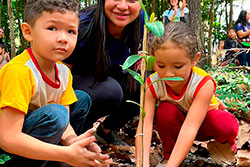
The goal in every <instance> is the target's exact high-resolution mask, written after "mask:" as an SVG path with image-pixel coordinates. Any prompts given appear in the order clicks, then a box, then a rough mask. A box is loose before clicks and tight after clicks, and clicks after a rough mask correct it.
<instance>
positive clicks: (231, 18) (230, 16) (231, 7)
mask: <svg viewBox="0 0 250 167" xmlns="http://www.w3.org/2000/svg"><path fill="white" fill-rule="evenodd" d="M229 4H230V12H229V28H233V0H229Z"/></svg>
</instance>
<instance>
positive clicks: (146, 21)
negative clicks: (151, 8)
mask: <svg viewBox="0 0 250 167" xmlns="http://www.w3.org/2000/svg"><path fill="white" fill-rule="evenodd" d="M139 2H140V4H141V7H142V9H143V10H144V19H145V23H148V14H147V11H146V8H145V6H144V5H143V3H142V1H141V0H139Z"/></svg>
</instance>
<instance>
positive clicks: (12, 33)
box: [7, 0, 16, 58]
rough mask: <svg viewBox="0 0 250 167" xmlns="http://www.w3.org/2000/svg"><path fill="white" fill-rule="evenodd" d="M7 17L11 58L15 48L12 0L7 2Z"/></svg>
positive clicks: (14, 53) (14, 54) (13, 55)
mask: <svg viewBox="0 0 250 167" xmlns="http://www.w3.org/2000/svg"><path fill="white" fill-rule="evenodd" d="M7 5H8V15H9V21H10V23H9V28H10V46H11V52H10V53H11V58H13V57H15V56H16V51H15V50H16V49H15V48H16V46H15V34H14V16H13V12H12V0H8V1H7Z"/></svg>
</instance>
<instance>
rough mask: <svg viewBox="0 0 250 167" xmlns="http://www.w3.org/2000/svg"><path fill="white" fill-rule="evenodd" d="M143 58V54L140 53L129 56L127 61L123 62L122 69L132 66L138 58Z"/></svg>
mask: <svg viewBox="0 0 250 167" xmlns="http://www.w3.org/2000/svg"><path fill="white" fill-rule="evenodd" d="M140 59H141V56H139V55H132V56H129V57H128V58H127V59H126V61H125V62H124V63H123V65H122V69H123V70H126V69H127V68H129V67H130V66H132V65H133V64H134V63H136V62H137V61H138V60H140Z"/></svg>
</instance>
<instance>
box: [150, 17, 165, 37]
mask: <svg viewBox="0 0 250 167" xmlns="http://www.w3.org/2000/svg"><path fill="white" fill-rule="evenodd" d="M146 26H147V28H148V29H149V30H150V31H152V32H153V34H155V35H156V36H157V37H162V36H163V34H164V25H163V23H162V22H160V21H157V22H154V23H146Z"/></svg>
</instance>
